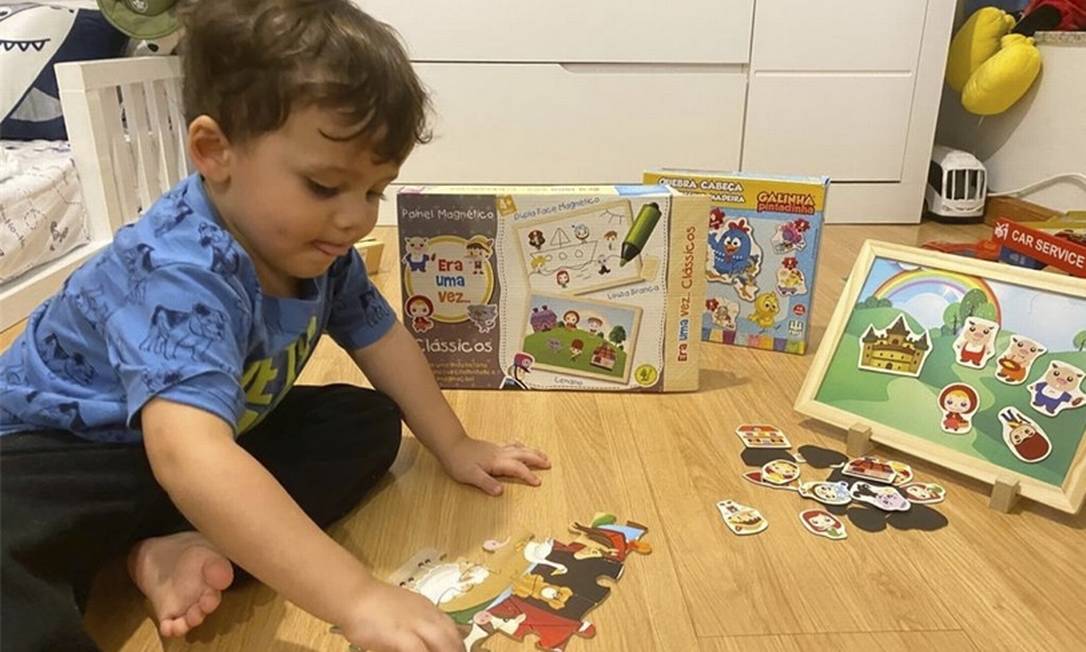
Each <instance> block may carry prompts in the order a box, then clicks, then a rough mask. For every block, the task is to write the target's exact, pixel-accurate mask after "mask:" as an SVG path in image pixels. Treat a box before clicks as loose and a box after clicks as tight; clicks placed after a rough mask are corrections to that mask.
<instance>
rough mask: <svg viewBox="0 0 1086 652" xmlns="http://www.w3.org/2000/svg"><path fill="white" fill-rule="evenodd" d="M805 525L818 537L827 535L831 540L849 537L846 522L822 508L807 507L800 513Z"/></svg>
mask: <svg viewBox="0 0 1086 652" xmlns="http://www.w3.org/2000/svg"><path fill="white" fill-rule="evenodd" d="M799 520H800V522H801V523H803V527H804V528H806V529H807V531H808V532H810V533H811V534H813V535H815V536H816V537H825V538H827V539H829V540H831V541H840V540H842V539H847V538H848V532H847V531H846V530H845V524H844V523H842V522H841V520H840V519H838V518H837V517H836V516H834V515H833V514H830V513H829V512H827V511H825V510H821V509H807V510H804V511H802V512H800V513H799Z"/></svg>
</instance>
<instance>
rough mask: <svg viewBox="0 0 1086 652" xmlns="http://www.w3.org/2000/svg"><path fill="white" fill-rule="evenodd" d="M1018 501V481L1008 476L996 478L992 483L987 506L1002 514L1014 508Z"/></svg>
mask: <svg viewBox="0 0 1086 652" xmlns="http://www.w3.org/2000/svg"><path fill="white" fill-rule="evenodd" d="M1017 502H1018V481H1017V480H1012V479H1010V478H996V481H995V484H994V485H992V496H991V498H989V499H988V506H989V507H991V508H992V509H994V510H996V511H998V512H1003V513H1004V514H1006V513H1008V512H1010V511H1011V509H1013V508H1014V504H1015V503H1017Z"/></svg>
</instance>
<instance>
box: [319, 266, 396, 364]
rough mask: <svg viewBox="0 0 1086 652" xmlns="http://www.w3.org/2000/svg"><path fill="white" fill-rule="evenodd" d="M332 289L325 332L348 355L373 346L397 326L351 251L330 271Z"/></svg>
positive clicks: (393, 314)
mask: <svg viewBox="0 0 1086 652" xmlns="http://www.w3.org/2000/svg"><path fill="white" fill-rule="evenodd" d="M331 288H332V312H331V314H330V315H329V317H328V323H327V326H326V327H325V330H326V331H327V332H328V334H329V335H331V336H332V339H334V340H335V341H336V343H337V344H339V345H340V346H341V347H343V348H344V349H346V350H347V351H353V350H355V349H361V348H363V347H366V346H369V345H370V344H373V343H374V342H376V341H377V340H379V339H381V337H383V336H384V335H385V333H387V332H388V330H389V329H390V328H392V325H393V324H394V323H396V313H394V312H393V311H392V307H391V306H390V305H389V304H388V301H386V300H385V298H384V297H383V296H381V293H380V292H378V291H377V288H376V287H375V286H374V285H373V283H372V282H371V281H370V277H369V274H367V273H366V264H365V263H363V262H362V258H361V256H359V255H358V252H357V251H355V250H354V249H352V250H351V252H350V253H349V254H348V255H347V256H346V257H345V258H344V260H342V261H341V262H339V263H337V264H336V266H335V267H334V268H333V269H332V278H331Z"/></svg>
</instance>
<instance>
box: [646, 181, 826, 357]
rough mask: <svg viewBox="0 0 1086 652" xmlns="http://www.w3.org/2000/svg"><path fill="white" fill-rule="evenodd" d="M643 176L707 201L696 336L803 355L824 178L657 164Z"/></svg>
mask: <svg viewBox="0 0 1086 652" xmlns="http://www.w3.org/2000/svg"><path fill="white" fill-rule="evenodd" d="M644 181H645V183H662V184H665V185H667V186H671V187H673V188H676V189H679V190H680V191H682V192H684V193H690V194H697V195H702V196H706V197H710V198H711V199H712V206H711V209H710V213H709V215H708V226H709V230H708V232H707V240H708V248H707V254H706V259H705V260H706V264H705V274H706V278H707V279H708V286H707V289H706V300H705V304H704V305H703V306H702V316H701V333H702V338H703V339H705V340H707V341H711V342H723V343H725V344H736V345H739V346H748V347H754V348H758V349H769V350H774V351H785V352H788V353H797V354H800V355H802V354H803V353H805V352H806V351H807V337H808V331H809V330H810V328H809V326H810V317H811V295H812V293H813V292H814V282H815V268H816V265H817V262H818V243H819V237H820V235H821V232H822V213H823V208H824V206H825V202H826V190H827V188H828V186H829V179H828V178H826V177H762V176H754V175H747V174H738V173H734V174H733V173H724V172H719V173H717V172H705V171H698V170H671V169H660V170H649V171H647V172H645V175H644Z"/></svg>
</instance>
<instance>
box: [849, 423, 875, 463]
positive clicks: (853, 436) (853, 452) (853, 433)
mask: <svg viewBox="0 0 1086 652" xmlns="http://www.w3.org/2000/svg"><path fill="white" fill-rule="evenodd" d="M874 447H875V445H874V444H873V443H871V428H870V427H869V426H865V425H863V424H862V423H857V424H854V425H853V426H852V427H851V428H849V429H848V440H846V442H845V453H846V454H847V455H848V456H849V457H863V456H864V455H867V454H868V453H870V452H871V449H872V448H874Z"/></svg>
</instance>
